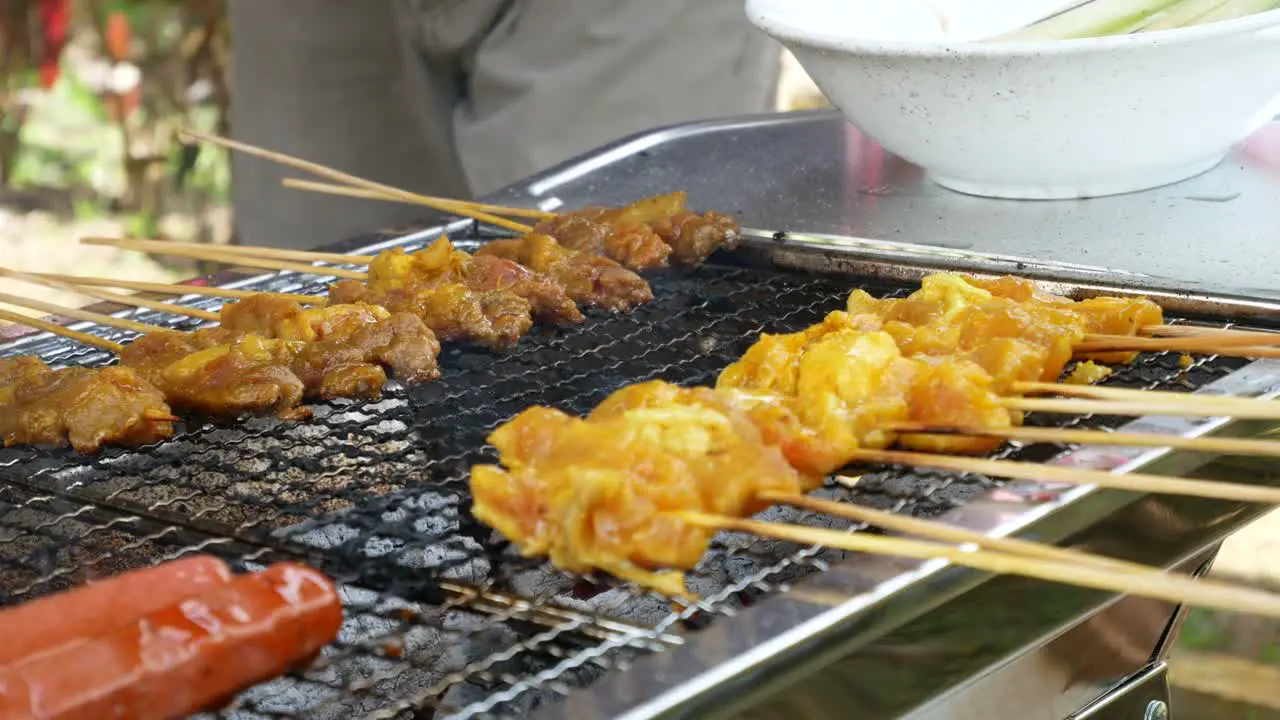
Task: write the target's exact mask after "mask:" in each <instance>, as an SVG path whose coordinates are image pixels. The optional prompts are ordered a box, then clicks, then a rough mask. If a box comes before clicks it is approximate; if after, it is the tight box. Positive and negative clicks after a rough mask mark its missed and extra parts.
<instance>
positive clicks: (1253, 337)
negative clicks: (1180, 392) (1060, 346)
mask: <svg viewBox="0 0 1280 720" xmlns="http://www.w3.org/2000/svg"><path fill="white" fill-rule="evenodd" d="M1275 344H1280V333H1253V334H1249V335H1244V334H1240V335H1186V336H1175V337H1136V336H1130V335H1099V334H1089V335H1085V336H1084V342H1081V343H1079V344H1077V345H1076V346H1075V348H1074V350H1075V351H1076V353H1095V352H1113V351H1129V350H1138V351H1141V350H1154V351H1175V352H1176V351H1179V350H1181V351H1184V352H1204V351H1210V352H1212V351H1215V350H1217V349H1220V348H1251V347H1255V346H1256V347H1269V346H1271V345H1275Z"/></svg>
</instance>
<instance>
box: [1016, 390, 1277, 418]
mask: <svg viewBox="0 0 1280 720" xmlns="http://www.w3.org/2000/svg"><path fill="white" fill-rule="evenodd" d="M1201 397H1204V400H1200V399H1199V398H1201ZM1239 400H1241V401H1242V403H1241V404H1239V405H1231V406H1224V405H1222V404H1220V403H1214V402H1213V398H1209V397H1205V396H1201V395H1194V394H1192V393H1187V395H1186V400H1185V401H1184V402H1176V401H1173V400H1171V399H1168V398H1157V399H1152V400H1136V399H1135V400H1128V399H1114V400H1112V399H1089V398H1040V397H1035V398H1029V397H1002V398H1000V399H999V402H1000V404H1001V405H1002V406H1003V407H1005V408H1006V409H1009V410H1019V411H1022V412H1043V413H1056V414H1060V415H1117V416H1133V417H1141V416H1144V415H1157V416H1160V415H1179V416H1184V417H1202V418H1216V417H1233V418H1238V419H1241V420H1280V403H1273V402H1269V401H1265V400H1248V399H1246V398H1239ZM1245 402H1249V403H1252V404H1251V405H1246V404H1244V403H1245Z"/></svg>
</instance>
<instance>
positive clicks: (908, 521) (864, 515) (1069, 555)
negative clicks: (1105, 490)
mask: <svg viewBox="0 0 1280 720" xmlns="http://www.w3.org/2000/svg"><path fill="white" fill-rule="evenodd" d="M758 497H759V498H760V499H762V500H768V501H769V502H772V503H775V504H777V505H790V506H792V507H797V508H802V509H805V510H812V511H813V512H816V513H821V514H823V515H830V516H831V517H839V518H844V519H846V520H853V521H854V522H858V523H863V524H865V525H870V526H874V527H878V528H880V529H882V530H890V531H893V532H901V533H906V534H908V535H915V536H917V537H922V538H928V539H930V540H937V541H940V542H946V543H955V544H957V545H975V546H977V547H980V548H982V549H984V550H995V551H997V552H1006V553H1009V554H1011V555H1023V556H1026V557H1030V558H1039V559H1042V560H1054V561H1060V562H1069V563H1077V564H1082V565H1094V566H1098V567H1105V568H1111V569H1114V570H1123V571H1128V572H1137V573H1143V572H1150V571H1151V570H1152V568H1150V567H1148V566H1146V565H1142V564H1140V563H1134V562H1129V561H1127V560H1119V559H1116V558H1111V557H1107V556H1105V555H1097V554H1094V553H1088V552H1083V551H1081V550H1074V549H1071V548H1063V547H1057V546H1056V545H1048V544H1045V543H1039V542H1033V541H1031V540H1023V539H1021V538H1014V537H992V536H990V535H985V534H983V533H980V532H977V531H974V530H969V529H966V528H962V527H959V526H956V525H951V524H949V523H943V522H938V521H936V520H925V519H922V518H916V517H911V516H909V515H902V514H899V513H892V512H887V511H884V510H876V509H874V508H869V507H867V506H865V505H857V504H855V503H851V502H840V501H836V500H823V499H821V498H816V497H812V496H810V495H794V494H791V493H783V492H773V491H768V492H763V493H761V494H760V495H758Z"/></svg>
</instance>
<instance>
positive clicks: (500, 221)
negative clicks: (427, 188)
mask: <svg viewBox="0 0 1280 720" xmlns="http://www.w3.org/2000/svg"><path fill="white" fill-rule="evenodd" d="M179 137H180V138H182V139H183V140H188V141H190V140H199V141H202V142H207V143H211V144H213V145H218V146H220V147H224V148H227V149H228V150H236V151H239V152H242V153H245V154H246V155H253V156H255V157H260V158H263V159H265V160H271V161H272V162H276V163H279V164H281V165H287V166H289V167H292V168H296V169H298V170H302V171H305V172H309V173H312V174H313V175H319V176H320V177H323V178H328V179H329V180H333V181H334V182H339V183H346V184H348V185H352V186H355V187H358V188H363V189H365V190H372V191H377V192H383V193H386V194H388V195H390V196H392V197H397V198H401V199H403V200H406V201H409V202H414V203H418V204H421V205H425V206H427V207H431V208H434V209H436V210H439V211H441V212H447V213H453V214H455V215H463V216H465V217H470V218H473V219H475V220H478V221H480V222H484V223H488V224H490V225H495V226H497V227H501V228H506V229H508V230H514V231H515V232H520V233H527V232H529V231H530V230H532V229H533V228H532V227H530V226H529V225H523V224H521V223H518V222H514V221H511V220H508V219H506V218H501V217H498V216H496V215H490V214H488V213H482V212H474V211H464V210H466V209H465V208H463V207H461V206H459V205H457V204H455V202H445V203H439V202H436V200H435V199H434V198H432V197H430V196H427V195H418V194H417V193H411V192H408V191H406V190H401V189H399V188H394V187H391V186H390V185H383V184H382V183H377V182H373V181H372V180H365V179H364V178H360V177H356V176H355V175H350V174H347V173H344V172H342V171H340V170H335V169H333V168H329V167H325V166H324V165H320V164H317V163H313V162H309V161H307V160H302V159H300V158H295V157H292V156H290V155H285V154H284V153H278V152H273V151H271V150H266V149H263V148H260V147H255V146H253V145H248V144H246V143H242V142H238V141H236V140H231V139H228V138H222V137H217V136H214V135H206V134H204V133H199V132H194V131H191V130H183V131H181V132H180V133H179Z"/></svg>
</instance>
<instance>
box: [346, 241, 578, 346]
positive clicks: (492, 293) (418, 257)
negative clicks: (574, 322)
mask: <svg viewBox="0 0 1280 720" xmlns="http://www.w3.org/2000/svg"><path fill="white" fill-rule="evenodd" d="M451 248H452V246H451V245H448V244H447V241H446V244H440V243H436V244H433V245H432V246H431V247H430V248H427V249H426V250H423V251H422V252H420V253H413V254H407V253H404V252H403V251H402V250H399V249H397V250H395V251H387V252H384V253H380V254H379V255H378V257H377V258H376V259H375V261H374V263H373V264H371V265H370V273H369V277H370V282H369V284H368V285H365V284H363V283H360V282H357V281H354V280H348V281H344V282H340V283H336V284H334V285H333V286H332V287H331V288H330V290H329V301H330V308H333V307H337V306H340V305H342V304H347V303H364V304H368V305H376V306H380V307H383V308H386V309H388V310H391V311H394V312H403V313H408V314H410V315H413V316H415V317H417V318H419V319H421V320H422V322H423V323H424V324H425V325H426V326H427V327H428V328H430V329H431V331H432V332H433V333H435V336H436V337H437V338H438V339H439V340H440V341H445V342H450V341H458V342H462V341H465V342H473V343H476V344H477V345H481V346H483V347H487V348H490V349H494V350H502V349H506V348H509V347H511V346H513V345H515V344H516V343H517V342H519V341H520V338H521V337H523V336H524V334H525V333H527V332H528V331H529V328H531V327H533V306H532V304H531V303H530V301H529V300H527V299H525V298H524V297H521V296H520V295H519V294H517V293H515V292H511V291H508V290H506V289H484V290H481V289H473V288H472V287H469V285H468V283H467V282H463V281H460V280H459V279H458V278H460V277H461V276H462V275H463V274H464V273H463V270H464V269H469V267H470V263H471V259H470V258H471V256H469V255H467V254H466V253H462V252H460V251H455V250H452V249H451ZM459 256H463V257H465V258H466V261H465V263H464V261H462V260H460V259H459ZM464 265H465V266H466V268H464V267H463V266H464ZM375 266H376V267H377V268H378V269H377V270H376V272H375V270H374V268H375ZM433 273H438V274H433ZM444 278H452V279H450V280H449V281H445V280H444ZM480 280H483V282H479V281H480ZM499 282H505V280H504V279H503V278H502V277H500V276H497V275H495V274H494V272H493V271H492V270H491V271H489V276H487V277H481V276H477V280H476V281H474V283H475V284H476V285H478V286H480V285H483V284H486V283H487V284H489V285H494V284H496V283H499ZM529 288H530V292H532V291H533V289H536V288H534V286H532V285H530V286H529ZM540 297H541V296H540ZM548 302H553V301H550V300H549V301H548ZM575 311H576V308H575Z"/></svg>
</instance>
